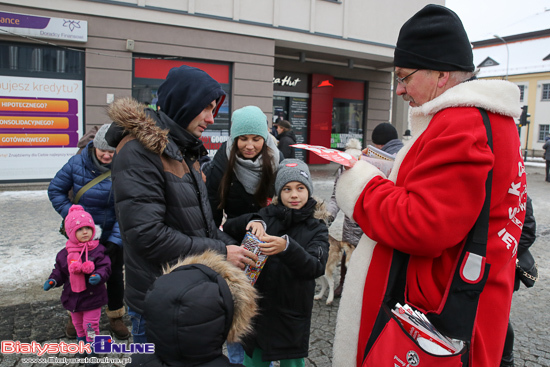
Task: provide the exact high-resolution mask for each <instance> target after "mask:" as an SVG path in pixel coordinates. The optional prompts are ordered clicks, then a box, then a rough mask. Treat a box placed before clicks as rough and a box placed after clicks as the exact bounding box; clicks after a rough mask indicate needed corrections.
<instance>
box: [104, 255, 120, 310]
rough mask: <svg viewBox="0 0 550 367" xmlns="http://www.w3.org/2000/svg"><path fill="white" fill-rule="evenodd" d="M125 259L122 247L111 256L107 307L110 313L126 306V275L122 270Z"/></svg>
mask: <svg viewBox="0 0 550 367" xmlns="http://www.w3.org/2000/svg"><path fill="white" fill-rule="evenodd" d="M123 265H124V259H123V257H122V247H120V246H117V249H116V252H115V254H114V255H113V256H111V276H110V277H109V279H108V280H107V283H106V284H107V297H108V301H107V307H109V310H110V311H116V310H118V309H120V308H122V307H123V306H124V275H123V273H122V268H123Z"/></svg>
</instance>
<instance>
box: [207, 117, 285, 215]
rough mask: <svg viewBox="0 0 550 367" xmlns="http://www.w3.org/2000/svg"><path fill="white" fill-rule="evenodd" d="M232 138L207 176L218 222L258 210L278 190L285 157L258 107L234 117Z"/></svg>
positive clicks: (211, 204)
mask: <svg viewBox="0 0 550 367" xmlns="http://www.w3.org/2000/svg"><path fill="white" fill-rule="evenodd" d="M230 135H231V136H230V138H229V140H228V141H227V142H225V143H223V144H222V146H221V147H220V149H219V150H218V152H217V153H216V155H215V156H214V159H213V161H212V163H211V168H210V169H209V171H208V174H207V178H206V186H207V187H208V198H209V200H210V206H211V207H212V212H213V214H214V221H215V222H216V225H218V226H219V225H221V223H222V219H223V213H224V212H225V214H226V215H227V217H228V218H233V217H238V216H239V215H242V214H248V213H256V212H257V211H258V210H260V209H261V208H263V207H265V206H267V205H268V204H269V202H270V200H271V197H272V196H273V194H274V193H275V190H274V186H273V185H274V182H275V174H276V172H277V167H278V165H279V162H280V161H282V160H283V159H284V157H283V156H282V155H281V153H280V152H279V150H278V149H277V145H276V142H275V139H274V138H273V137H272V136H271V135H270V134H269V133H268V130H267V117H266V116H265V114H264V113H263V112H262V110H260V109H259V108H258V107H256V106H246V107H243V108H240V109H238V110H236V111H235V112H233V115H232V116H231V132H230Z"/></svg>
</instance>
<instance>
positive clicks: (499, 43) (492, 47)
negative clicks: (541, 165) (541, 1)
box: [472, 9, 550, 157]
mask: <svg viewBox="0 0 550 367" xmlns="http://www.w3.org/2000/svg"><path fill="white" fill-rule="evenodd" d="M549 25H550V9H549V10H547V11H544V12H540V13H537V14H534V15H533V16H531V17H528V18H527V19H524V20H522V21H521V22H517V23H514V24H513V25H511V26H510V27H506V28H504V29H503V30H500V31H499V34H495V35H494V36H492V37H491V38H488V39H482V40H478V41H475V42H472V44H473V46H474V48H473V53H474V64H475V65H476V67H478V68H479V74H478V77H479V78H482V79H483V78H488V79H507V80H509V81H510V82H513V83H515V84H517V86H518V88H519V89H520V99H521V103H522V104H523V105H524V106H526V108H527V112H528V114H529V115H530V116H529V117H528V121H529V124H520V119H517V124H518V133H519V135H520V139H521V144H522V148H523V150H524V154H525V155H527V156H529V157H542V154H543V152H544V151H543V150H542V146H543V145H544V143H545V140H546V138H547V137H549V136H550V27H549Z"/></svg>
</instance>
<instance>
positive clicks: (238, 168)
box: [225, 135, 280, 195]
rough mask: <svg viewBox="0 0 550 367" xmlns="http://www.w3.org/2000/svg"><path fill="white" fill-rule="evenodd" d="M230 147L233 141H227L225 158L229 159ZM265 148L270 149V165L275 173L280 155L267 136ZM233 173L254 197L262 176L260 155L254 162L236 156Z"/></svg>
mask: <svg viewBox="0 0 550 367" xmlns="http://www.w3.org/2000/svg"><path fill="white" fill-rule="evenodd" d="M232 146H233V140H231V139H229V140H228V141H227V147H226V150H225V152H226V154H227V158H229V153H230V152H231V147H232ZM267 147H268V148H270V149H271V151H270V153H271V154H272V155H271V164H272V165H273V168H274V171H275V172H277V168H278V167H279V158H280V153H279V149H277V145H276V143H275V139H273V137H272V136H271V135H268V136H267ZM233 172H235V176H236V177H237V180H239V182H240V183H241V184H242V185H243V187H244V189H245V191H246V192H247V193H249V194H250V195H254V194H255V193H256V189H257V188H258V185H259V183H260V177H261V176H262V155H261V154H260V155H259V156H257V157H256V158H255V159H254V160H252V159H244V158H242V157H239V156H238V155H237V157H236V161H235V167H234V168H233Z"/></svg>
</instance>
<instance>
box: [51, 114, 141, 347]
mask: <svg viewBox="0 0 550 367" xmlns="http://www.w3.org/2000/svg"><path fill="white" fill-rule="evenodd" d="M110 126H111V124H105V125H102V126H101V128H99V129H98V130H97V131H95V130H94V129H92V130H91V131H89V132H88V133H87V134H86V135H85V136H84V137H83V139H81V140H89V139H90V138H87V136H90V135H91V134H94V137H93V140H91V141H89V142H88V143H87V144H86V145H85V147H84V148H83V149H82V151H81V152H80V154H77V155H75V156H73V157H71V159H69V161H68V162H67V163H66V164H65V165H64V166H63V167H62V168H61V169H60V170H59V171H58V172H57V174H56V175H55V177H54V178H53V179H52V181H51V182H50V185H49V186H48V197H49V198H50V201H51V203H52V206H53V207H54V209H55V210H56V211H57V212H58V213H59V214H60V215H61V217H62V218H65V217H66V216H67V213H68V212H69V208H70V207H71V205H73V202H74V204H79V205H82V207H83V208H84V210H86V211H87V212H88V213H90V214H91V215H92V217H93V218H94V222H95V223H96V224H97V225H99V226H100V227H101V231H102V232H101V237H100V239H99V242H100V243H101V244H102V245H103V246H105V248H106V249H107V255H108V256H109V258H110V260H111V271H112V273H111V276H110V277H109V280H108V281H107V295H108V298H109V302H108V304H107V309H106V310H105V313H106V314H107V317H108V318H109V328H110V330H111V332H113V333H114V336H116V337H117V338H118V339H128V338H129V337H130V333H129V331H128V328H127V327H126V325H125V324H124V322H123V320H122V317H123V316H124V314H125V312H126V311H125V308H124V275H123V265H124V262H123V258H122V238H121V237H120V231H119V226H118V222H117V220H116V216H115V204H114V195H113V193H112V191H111V186H112V181H111V178H110V177H106V178H105V179H103V180H102V181H100V182H98V183H96V184H95V185H93V186H92V187H90V188H89V189H88V190H86V191H85V192H84V194H82V196H81V197H80V199H79V200H78V202H75V197H74V196H75V195H77V194H78V192H79V191H80V190H81V189H82V188H83V187H84V186H85V185H87V184H88V183H90V182H91V181H93V180H94V179H95V178H97V177H98V176H100V175H102V174H104V173H105V172H108V171H109V170H110V169H111V162H112V159H113V154H114V152H115V148H113V147H112V146H110V145H109V144H108V143H107V142H106V141H105V133H106V132H107V130H108V129H109V127H110ZM79 143H80V142H79ZM65 333H66V335H67V337H71V338H75V337H76V331H75V329H74V326H73V325H72V323H71V319H70V318H69V320H68V322H67V325H66V327H65Z"/></svg>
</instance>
